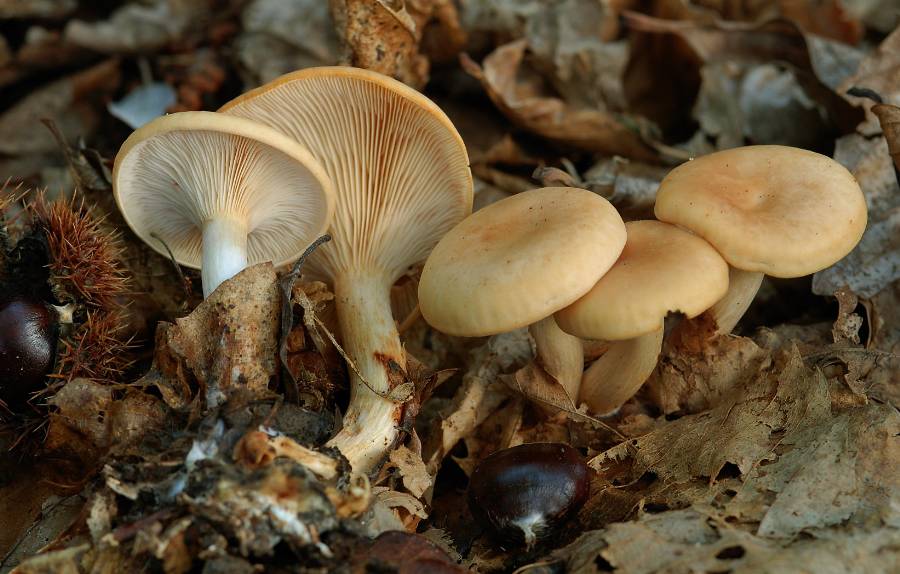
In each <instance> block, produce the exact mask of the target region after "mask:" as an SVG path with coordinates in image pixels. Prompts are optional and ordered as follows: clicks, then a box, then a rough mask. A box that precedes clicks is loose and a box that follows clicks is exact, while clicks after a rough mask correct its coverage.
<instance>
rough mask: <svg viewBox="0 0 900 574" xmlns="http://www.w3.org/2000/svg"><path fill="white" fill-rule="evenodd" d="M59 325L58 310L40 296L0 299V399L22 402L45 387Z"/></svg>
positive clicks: (6, 401) (7, 402) (9, 403)
mask: <svg viewBox="0 0 900 574" xmlns="http://www.w3.org/2000/svg"><path fill="white" fill-rule="evenodd" d="M58 326H59V322H58V318H57V313H56V311H55V310H54V309H53V308H52V307H50V306H49V305H47V304H45V303H44V302H43V301H41V300H39V299H34V298H31V297H28V296H24V295H16V296H12V297H10V298H8V299H6V300H5V301H3V302H0V399H2V400H3V402H5V403H6V404H7V405H9V406H12V407H19V406H22V405H24V404H25V402H26V401H27V400H28V397H29V396H30V395H31V393H33V392H35V391H38V390H40V389H42V388H43V386H44V379H45V377H46V376H47V374H48V373H49V372H50V369H51V368H52V367H53V361H54V358H55V354H56V341H57V335H58Z"/></svg>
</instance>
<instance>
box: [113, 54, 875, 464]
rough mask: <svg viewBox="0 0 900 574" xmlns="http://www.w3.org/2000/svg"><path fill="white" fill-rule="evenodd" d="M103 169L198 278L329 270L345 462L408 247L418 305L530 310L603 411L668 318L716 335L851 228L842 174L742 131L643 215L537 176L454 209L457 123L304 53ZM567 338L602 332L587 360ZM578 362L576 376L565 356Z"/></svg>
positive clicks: (458, 329)
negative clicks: (730, 146) (523, 186)
mask: <svg viewBox="0 0 900 574" xmlns="http://www.w3.org/2000/svg"><path fill="white" fill-rule="evenodd" d="M113 184H114V190H115V195H116V200H117V202H118V205H119V208H120V209H121V211H122V213H123V215H124V217H125V219H126V221H127V222H128V224H129V225H130V226H131V228H132V229H133V230H134V231H135V233H136V234H137V235H138V236H139V237H141V238H142V239H143V240H144V241H145V242H147V243H148V244H149V245H150V246H151V247H153V248H154V249H156V250H157V251H159V252H160V253H162V254H164V255H166V254H167V253H168V250H167V248H168V249H169V250H171V252H172V254H173V255H174V257H175V259H176V260H177V261H178V262H179V263H181V264H182V265H185V266H188V267H193V268H199V269H200V270H201V275H202V282H203V291H204V296H207V295H209V294H210V293H212V292H213V291H214V290H215V289H216V287H217V286H218V285H219V284H221V283H222V282H223V281H225V280H226V279H228V278H230V277H232V276H233V275H235V274H236V273H238V272H240V271H241V270H242V269H244V268H245V267H247V266H248V265H252V264H255V263H259V262H264V261H271V262H273V263H274V264H275V265H284V264H287V263H290V262H291V261H294V260H296V259H297V258H298V257H299V256H300V255H301V254H302V253H303V252H304V251H305V250H306V248H307V247H308V246H309V245H310V244H311V243H312V242H313V241H314V240H315V239H316V238H317V237H318V236H320V235H321V234H323V233H324V232H326V231H327V232H328V233H329V234H330V235H331V236H332V238H333V240H332V241H331V242H330V243H327V244H324V245H322V246H321V247H319V248H318V249H317V250H316V251H315V252H314V253H313V254H312V255H311V256H310V257H309V259H308V260H307V263H306V266H305V268H304V272H305V274H306V275H307V276H309V277H311V278H315V279H320V280H323V281H325V282H327V283H328V284H330V285H331V287H332V289H333V291H334V293H335V302H336V310H337V316H338V323H339V327H340V330H341V333H340V334H341V337H342V340H343V346H344V349H345V351H346V353H347V356H348V358H349V360H351V361H352V362H353V366H352V368H351V369H350V373H351V377H352V385H353V386H352V393H351V401H350V405H349V408H348V410H347V412H346V414H345V415H344V419H343V428H342V430H341V431H340V432H339V433H338V434H337V435H336V436H335V437H334V438H332V439H331V441H330V442H329V446H334V447H337V448H338V449H339V450H340V451H341V452H342V453H343V455H344V456H346V457H347V459H348V460H349V461H350V463H351V465H352V468H353V470H354V471H355V472H368V471H370V470H371V469H373V468H374V467H375V466H376V465H377V463H378V462H380V461H381V460H382V459H383V457H384V454H385V453H386V452H387V451H388V450H389V449H390V447H391V446H392V445H393V444H394V443H395V441H396V440H397V437H398V433H399V429H398V426H399V423H400V421H401V420H402V418H403V410H404V404H403V403H402V402H400V401H397V400H395V399H394V398H392V395H391V391H392V387H394V386H396V385H398V384H400V382H402V381H401V378H398V377H397V376H396V373H397V372H398V369H399V370H400V371H404V370H405V368H406V357H405V354H404V350H403V347H402V344H401V341H400V337H399V334H398V330H397V326H396V323H395V321H394V317H393V316H392V314H391V301H390V290H391V286H392V285H393V284H394V283H395V282H396V281H397V280H398V279H399V278H400V277H401V276H402V275H403V274H404V273H405V272H407V270H408V269H409V268H410V267H411V266H413V265H415V264H417V263H420V262H422V261H426V263H425V267H424V270H423V273H422V277H421V281H420V284H419V304H420V308H421V311H422V315H423V317H424V318H425V320H426V321H427V322H428V323H429V324H431V325H432V326H433V327H435V328H436V329H438V330H440V331H443V332H445V333H448V334H451V335H457V336H466V337H475V336H485V335H491V334H496V333H501V332H505V331H510V330H513V329H517V328H520V327H525V326H528V327H529V329H530V332H531V334H532V336H533V337H534V339H535V343H536V349H537V360H538V361H539V362H540V363H541V365H542V366H543V367H544V368H545V369H546V370H547V372H548V373H550V374H551V375H552V376H553V377H554V378H555V379H556V380H557V381H558V382H559V383H560V384H561V385H562V386H563V388H564V389H565V391H566V393H567V394H568V395H569V397H570V398H571V399H572V401H573V403H578V404H580V403H582V402H583V403H586V404H587V405H588V408H589V410H590V411H591V412H592V413H595V414H605V413H609V412H611V411H615V410H616V409H617V408H618V407H619V406H620V405H622V404H623V403H624V402H625V401H626V400H628V398H630V397H631V396H632V395H633V394H634V393H635V392H636V391H637V389H638V388H639V387H640V385H641V384H642V383H643V382H644V380H645V379H646V378H647V377H648V376H649V374H650V372H651V371H652V370H653V368H654V367H655V364H656V361H657V355H658V354H659V352H660V348H661V342H662V337H663V321H664V318H665V317H666V315H667V314H669V313H672V312H678V313H682V314H683V315H685V316H687V317H694V316H696V315H698V314H700V313H703V312H704V311H707V310H709V312H710V313H711V316H712V317H713V318H714V319H715V321H716V323H717V325H718V330H719V332H722V333H726V332H730V331H731V329H732V328H733V327H734V325H735V324H736V323H737V321H738V320H739V319H740V317H741V315H742V314H743V313H744V311H745V310H746V309H747V307H748V305H749V303H750V302H751V300H752V299H753V296H754V294H755V292H756V290H757V289H758V287H759V285H760V282H761V280H762V277H763V275H764V274H768V275H772V276H776V277H796V276H801V275H806V274H809V273H813V272H815V271H817V270H819V269H822V268H824V267H827V266H829V265H831V264H833V263H834V262H835V261H837V260H838V259H840V258H841V257H843V256H844V255H846V254H847V253H848V252H849V251H850V250H851V249H852V248H853V246H854V245H856V243H857V242H858V241H859V239H860V237H861V235H862V233H863V230H864V228H865V225H866V204H865V200H864V198H863V195H862V192H861V191H860V189H859V186H858V185H857V184H856V182H855V181H854V179H853V177H852V176H851V175H850V173H849V172H847V170H846V169H844V168H843V167H842V166H840V165H839V164H837V163H836V162H834V161H833V160H831V159H829V158H827V157H825V156H822V155H819V154H816V153H812V152H808V151H804V150H800V149H794V148H787V147H780V146H754V147H747V148H740V149H735V150H730V151H725V152H720V153H716V154H712V155H709V156H705V157H703V158H700V159H697V160H694V161H691V162H688V163H686V164H684V165H682V166H680V167H678V168H676V169H674V170H673V171H672V172H671V173H670V174H669V176H668V177H667V178H666V179H665V180H664V181H663V182H662V184H661V186H660V189H659V193H658V196H657V203H656V210H655V213H656V217H657V218H658V221H635V222H629V223H627V224H626V223H624V222H623V221H622V219H621V217H620V216H619V214H618V213H617V212H616V210H615V208H613V206H612V205H611V204H609V202H607V201H606V200H605V199H603V198H602V197H600V196H599V195H596V194H594V193H591V192H589V191H586V190H582V189H574V188H542V189H535V190H532V191H527V192H524V193H520V194H517V195H515V196H513V197H510V198H507V199H504V200H502V201H499V202H497V203H494V204H492V205H490V206H488V207H486V208H484V209H481V210H480V211H478V212H477V213H475V214H471V213H472V199H473V189H472V176H471V173H470V171H469V166H468V157H467V154H466V149H465V146H464V144H463V141H462V138H461V137H460V136H459V134H458V133H457V131H456V129H455V128H454V127H453V125H452V123H451V122H450V120H449V119H448V118H447V116H446V115H445V114H444V113H443V112H442V111H441V110H440V109H439V108H438V107H437V106H436V105H435V104H434V103H433V102H432V101H430V100H429V99H428V98H426V97H425V96H423V95H422V94H420V93H419V92H417V91H415V90H413V89H411V88H409V87H407V86H406V85H404V84H402V83H400V82H398V81H395V80H393V79H391V78H388V77H385V76H382V75H380V74H377V73H374V72H370V71H367V70H362V69H357V68H351V67H322V68H309V69H305V70H301V71H299V72H295V73H292V74H288V75H286V76H283V77H281V78H279V79H277V80H275V81H273V82H271V83H270V84H267V85H265V86H262V87H260V88H258V89H256V90H253V91H251V92H248V93H247V94H244V95H243V96H241V97H239V98H237V99H235V100H233V101H231V102H229V103H228V104H226V105H225V106H223V107H222V108H221V109H220V110H219V111H218V112H182V113H176V114H171V115H169V116H165V117H162V118H159V119H157V120H155V121H153V122H151V123H150V124H147V125H146V126H144V127H142V128H140V129H138V130H137V131H135V132H134V133H133V134H132V135H131V136H130V137H129V138H128V140H127V141H126V142H125V143H124V144H123V146H122V148H121V150H120V152H119V154H118V156H117V157H116V162H115V169H114V174H113ZM583 339H589V340H604V341H608V342H610V343H611V346H610V347H609V349H608V350H607V351H606V353H605V354H603V355H602V356H601V357H600V358H599V359H598V360H597V361H595V362H594V363H593V364H592V365H591V366H590V367H589V368H588V369H587V371H584V369H583V367H584V354H583V344H582V340H583ZM583 371H584V372H583Z"/></svg>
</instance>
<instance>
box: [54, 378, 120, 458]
mask: <svg viewBox="0 0 900 574" xmlns="http://www.w3.org/2000/svg"><path fill="white" fill-rule="evenodd" d="M112 396H113V391H112V389H111V388H110V387H108V386H104V385H101V384H99V383H95V382H93V381H90V380H88V379H75V380H73V381H71V382H69V383H66V384H65V385H64V386H63V387H62V388H61V389H59V390H58V391H57V392H56V393H55V394H54V395H53V396H52V397H50V399H49V400H48V401H47V402H48V403H49V404H50V405H51V406H54V407H56V408H57V409H58V410H57V411H56V412H53V413H51V414H50V430H49V432H48V434H47V440H46V442H45V444H44V446H45V448H46V449H48V450H49V451H51V452H53V451H56V452H63V453H70V454H71V455H74V456H75V457H76V459H80V460H88V461H90V460H93V459H94V458H95V457H96V456H97V455H98V454H99V453H100V452H101V451H102V450H104V449H106V448H107V447H108V446H109V439H110V436H109V427H108V421H107V412H108V411H109V408H110V405H111V402H112Z"/></svg>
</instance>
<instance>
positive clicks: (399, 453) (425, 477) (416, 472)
mask: <svg viewBox="0 0 900 574" xmlns="http://www.w3.org/2000/svg"><path fill="white" fill-rule="evenodd" d="M389 460H390V463H391V464H392V465H393V466H394V467H396V468H397V471H398V472H399V473H400V476H401V477H402V478H403V488H405V489H406V490H408V491H409V492H410V494H412V495H413V496H415V497H416V498H421V497H422V495H423V494H425V491H426V490H428V489H429V488H431V485H432V483H433V482H434V478H433V477H432V476H430V475H429V474H428V469H427V468H426V467H425V463H424V462H423V461H422V456H421V455H420V454H416V453H415V452H413V451H412V450H410V449H409V448H407V447H406V446H403V445H401V446H399V447H397V448H396V449H395V450H393V451H391V454H390V459H389Z"/></svg>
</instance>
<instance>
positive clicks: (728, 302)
mask: <svg viewBox="0 0 900 574" xmlns="http://www.w3.org/2000/svg"><path fill="white" fill-rule="evenodd" d="M764 276H765V275H764V274H763V273H758V272H756V271H744V270H742V269H738V268H736V267H729V268H728V291H727V292H726V293H725V296H724V297H722V298H721V299H719V301H718V302H717V303H716V304H715V305H713V306H712V307H711V308H710V309H709V311H707V313H709V314H710V315H711V316H712V318H713V319H715V321H716V334H717V335H727V334H728V333H731V331H732V330H733V329H734V327H735V326H736V325H737V324H738V321H740V320H741V317H743V316H744V313H746V312H747V308H748V307H750V303H752V302H753V299H754V298H755V297H756V292H757V291H759V286H760V285H761V284H762V280H763V277H764Z"/></svg>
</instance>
